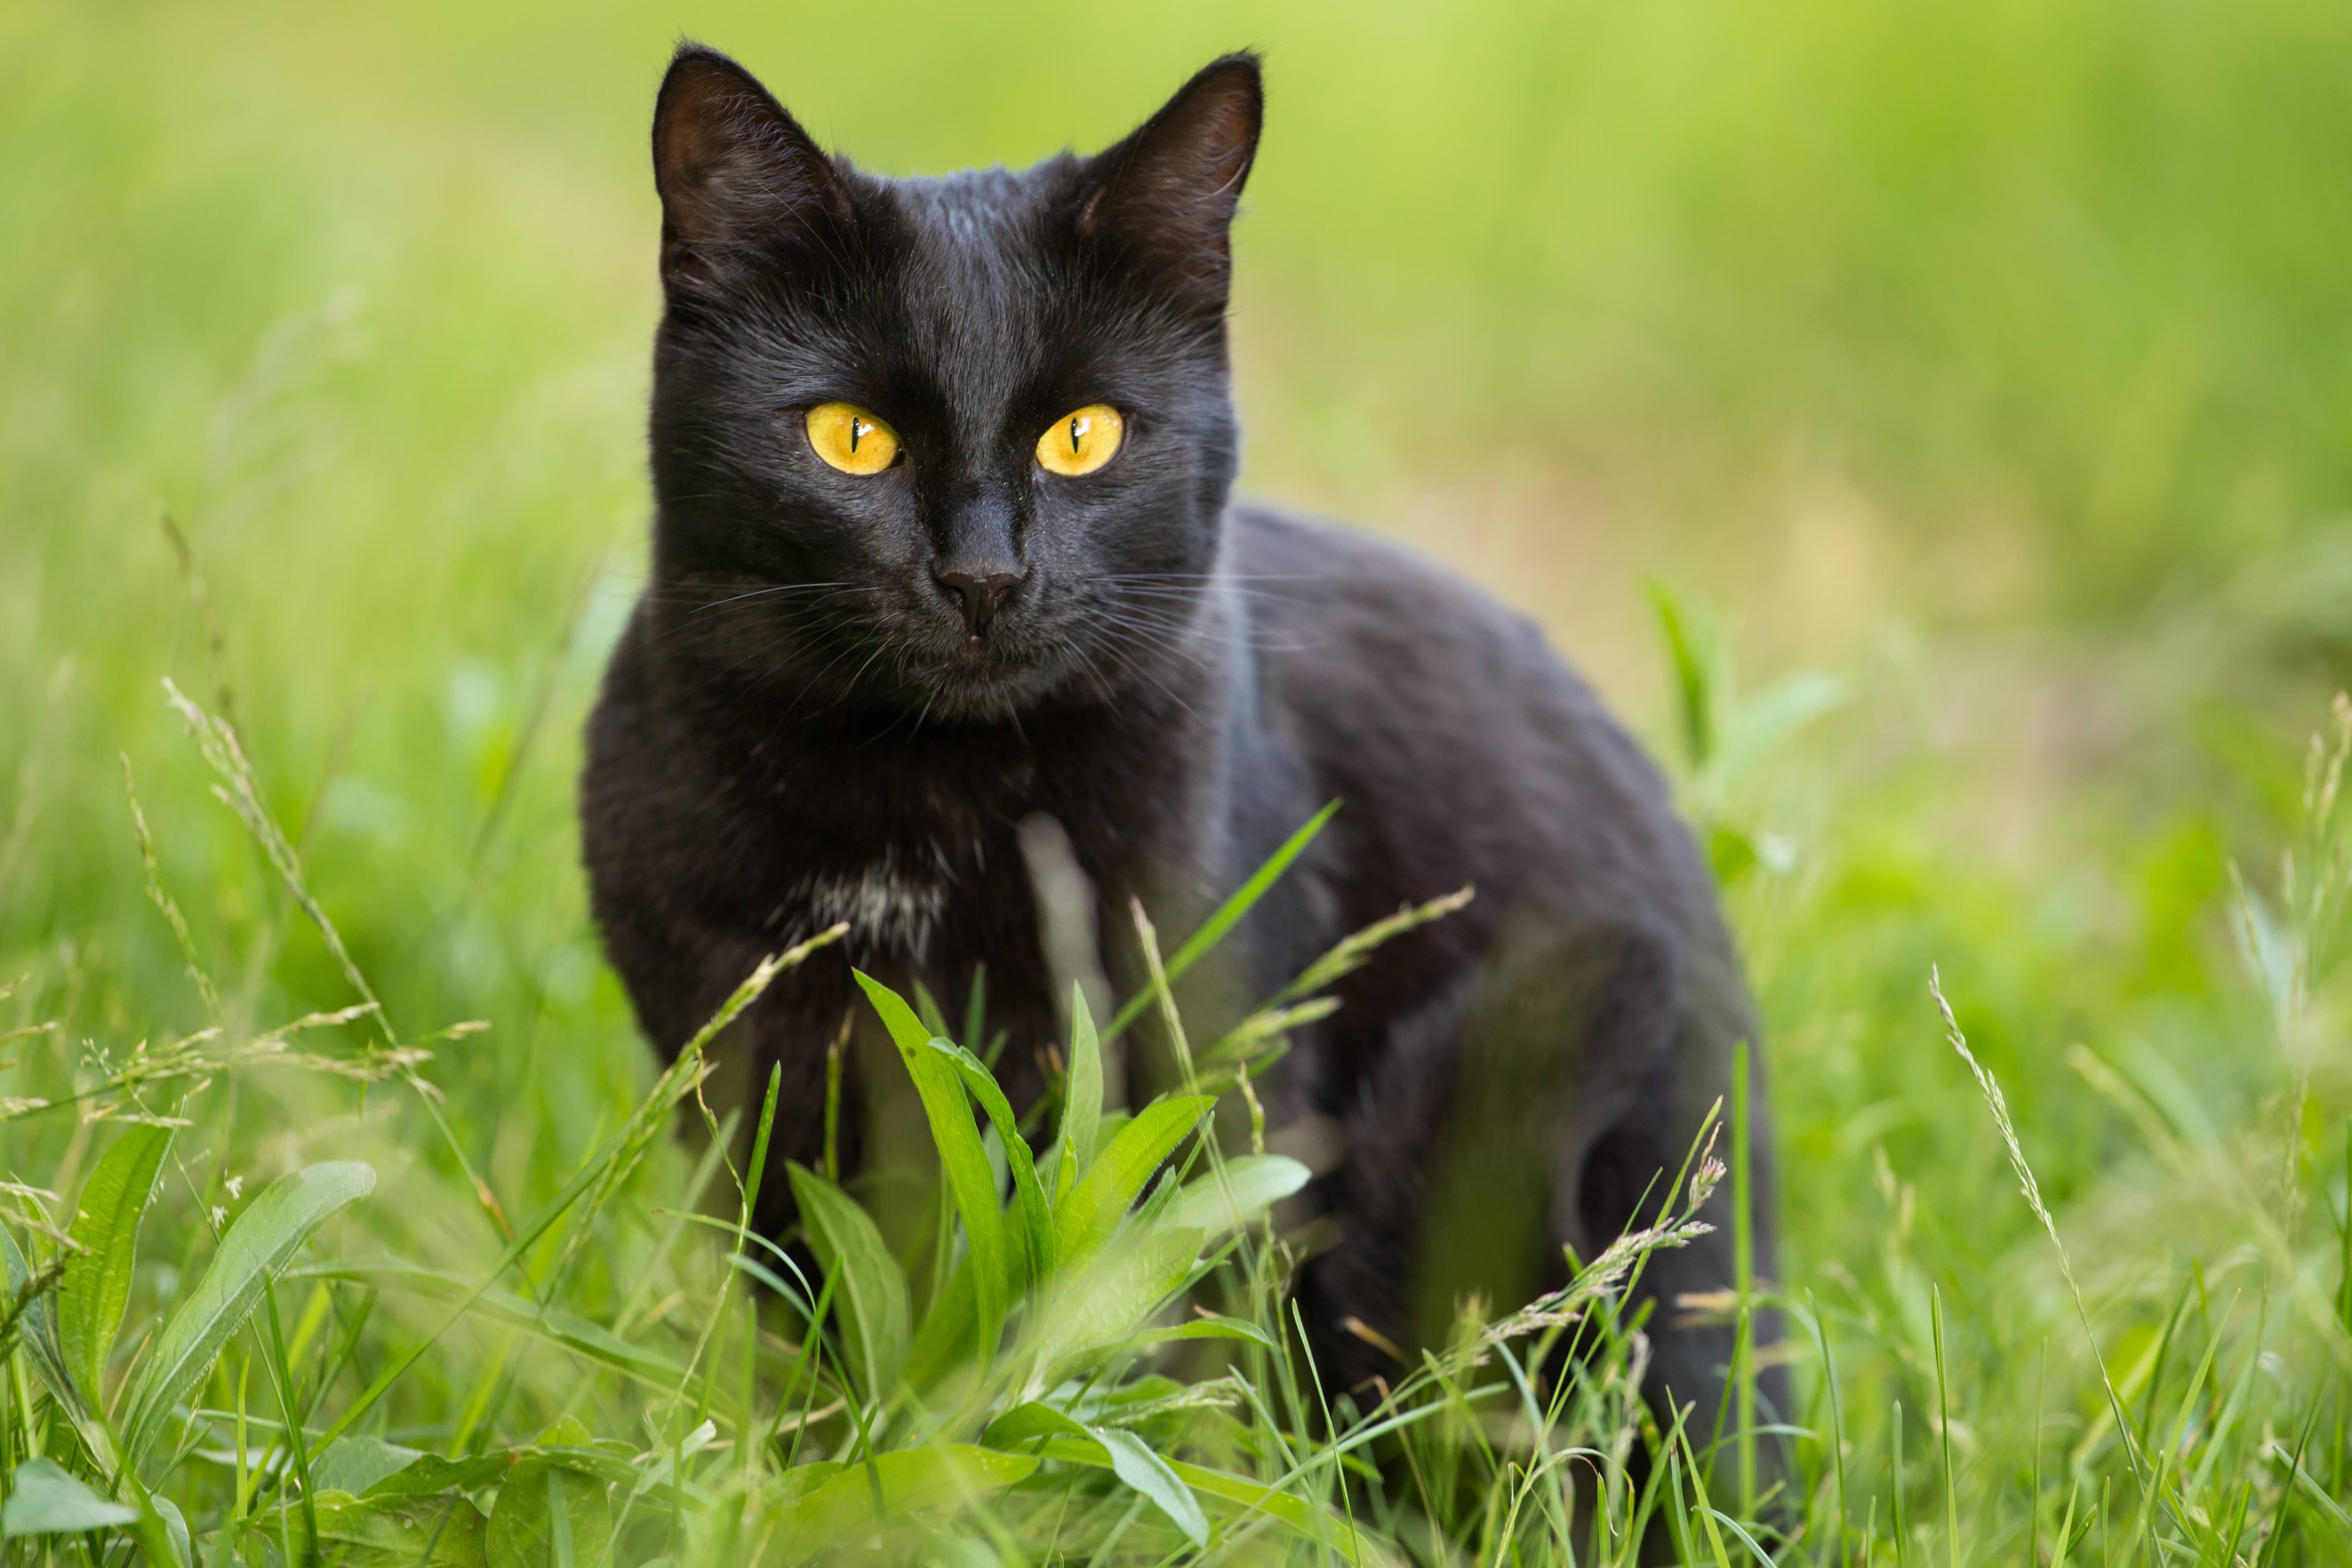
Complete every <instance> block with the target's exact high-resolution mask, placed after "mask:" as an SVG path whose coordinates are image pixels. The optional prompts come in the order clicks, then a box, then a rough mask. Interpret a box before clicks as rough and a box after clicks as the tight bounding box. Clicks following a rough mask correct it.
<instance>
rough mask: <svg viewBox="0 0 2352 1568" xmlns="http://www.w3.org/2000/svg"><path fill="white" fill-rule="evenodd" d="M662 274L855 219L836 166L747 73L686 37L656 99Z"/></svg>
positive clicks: (704, 267)
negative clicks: (689, 41) (688, 40)
mask: <svg viewBox="0 0 2352 1568" xmlns="http://www.w3.org/2000/svg"><path fill="white" fill-rule="evenodd" d="M654 184H655V186H656V188H657V189H658V190H659V191H660V192H661V203H662V251H661V266H662V277H663V279H664V280H665V281H670V280H674V279H677V278H679V277H682V276H704V277H707V276H709V273H710V272H711V271H712V270H714V269H723V268H725V267H726V266H727V265H728V264H729V263H730V262H731V261H734V260H737V259H739V258H742V257H744V256H746V255H748V254H751V253H756V252H759V251H762V250H765V249H768V248H770V247H772V245H773V244H774V243H775V242H777V241H779V240H785V239H790V238H792V237H794V236H795V235H796V234H797V235H800V236H803V237H810V238H819V237H822V236H823V234H824V232H825V231H826V230H828V229H845V228H846V227H847V226H848V225H849V223H850V220H851V209H850V205H849V195H848V192H847V191H846V190H845V188H844V186H843V184H842V179H841V172H840V171H839V170H838V169H836V168H835V166H834V163H833V161H832V160H831V159H828V158H827V157H826V156H825V155H824V153H822V152H820V151H819V150H818V148H817V145H816V143H815V142H812V141H810V140H809V135H808V132H805V131H803V130H802V129H801V128H800V125H799V122H798V121H794V120H793V117H792V116H791V115H789V114H787V113H785V112H784V110H783V106H782V105H781V104H779V103H778V102H777V101H776V100H774V99H773V98H772V97H770V96H769V95H768V89H765V88H763V87H761V85H760V84H759V82H758V80H757V79H754V78H753V77H752V75H751V72H749V71H747V70H745V69H744V68H742V67H741V66H739V65H737V64H736V63H735V62H734V61H733V60H730V59H729V58H727V57H726V56H725V55H722V54H720V53H719V51H718V50H716V49H707V48H704V47H701V46H700V45H698V44H685V45H681V46H680V47H679V48H678V51H677V58H674V59H672V60H671V61H670V66H669V73H668V74H667V76H665V77H663V78H662V85H661V93H660V96H659V97H658V98H656V100H655V102H654Z"/></svg>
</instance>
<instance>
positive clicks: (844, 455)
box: [808, 403, 898, 474]
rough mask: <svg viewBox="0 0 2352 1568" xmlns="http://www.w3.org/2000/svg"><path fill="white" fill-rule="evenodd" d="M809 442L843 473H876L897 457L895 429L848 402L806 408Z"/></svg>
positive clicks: (896, 434)
mask: <svg viewBox="0 0 2352 1568" xmlns="http://www.w3.org/2000/svg"><path fill="white" fill-rule="evenodd" d="M808 438H809V445H810V446H812V447H815V448H816V455H817V456H818V457H820V458H824V460H825V461H826V462H828V463H830V464H832V465H833V466H834V467H835V468H839V469H840V470H841V471H842V472H843V473H845V474H878V473H880V472H881V471H882V470H883V469H885V468H888V467H889V466H890V465H891V464H892V463H895V462H897V461H898V432H897V431H896V430H893V429H891V428H890V426H887V425H885V424H883V423H882V421H880V420H879V419H877V418H876V417H874V416H872V415H871V414H868V413H866V410H864V409H863V408H860V407H858V406H856V405H855V404H849V403H820V404H818V405H816V406H815V407H814V408H812V409H810V410H809V411H808Z"/></svg>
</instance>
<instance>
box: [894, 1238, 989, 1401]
mask: <svg viewBox="0 0 2352 1568" xmlns="http://www.w3.org/2000/svg"><path fill="white" fill-rule="evenodd" d="M978 1321H979V1309H978V1308H976V1307H975V1306H974V1305H973V1304H972V1292H971V1259H970V1258H965V1259H964V1260H963V1261H962V1262H961V1263H959V1264H958V1265H956V1269H955V1272H954V1273H952V1274H950V1275H949V1276H948V1283H947V1288H946V1289H943V1290H941V1291H940V1293H939V1294H938V1295H937V1296H935V1297H933V1298H932V1299H931V1306H930V1310H929V1311H927V1312H925V1313H924V1314H923V1321H921V1322H920V1323H919V1324H917V1325H916V1328H915V1340H914V1343H913V1344H911V1345H909V1346H908V1349H907V1367H906V1373H905V1375H906V1380H907V1382H908V1384H910V1385H911V1386H913V1387H915V1388H919V1389H924V1390H929V1389H932V1388H936V1387H937V1386H938V1385H939V1382H940V1379H941V1378H943V1377H945V1376H946V1375H947V1374H948V1373H950V1372H952V1371H954V1370H955V1368H956V1367H957V1366H959V1365H960V1364H961V1363H963V1361H964V1360H965V1359H966V1358H967V1357H969V1356H970V1355H971V1346H972V1341H973V1338H974V1336H975V1335H976V1334H977V1333H978V1332H979V1330H978V1327H977V1324H978Z"/></svg>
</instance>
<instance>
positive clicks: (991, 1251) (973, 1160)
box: [852, 971, 1022, 1363]
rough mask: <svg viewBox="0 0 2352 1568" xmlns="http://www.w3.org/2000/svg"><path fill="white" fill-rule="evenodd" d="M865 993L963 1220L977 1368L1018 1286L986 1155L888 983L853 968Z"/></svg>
mask: <svg viewBox="0 0 2352 1568" xmlns="http://www.w3.org/2000/svg"><path fill="white" fill-rule="evenodd" d="M852 973H856V976H857V984H859V985H860V986H862V987H864V988H865V991H866V998H867V1000H869V1001H870V1002H872V1003H873V1005H874V1011H875V1012H876V1013H877V1014H879V1015H880V1016H881V1018H882V1023H883V1026H884V1027H885V1028H887V1029H888V1030H889V1032H890V1038H891V1039H892V1040H893V1041H894V1042H896V1044H897V1045H898V1057H899V1059H900V1060H902V1061H904V1062H905V1063H906V1064H907V1071H908V1075H909V1076H910V1077H912V1078H913V1079H914V1080H915V1092H916V1093H917V1094H919V1095H920V1096H921V1097H922V1101H923V1114H924V1116H925V1117H926V1118H928V1119H929V1122H930V1127H931V1142H933V1143H935V1144H937V1145H938V1146H939V1151H940V1169H941V1171H942V1172H944V1173H945V1174H946V1177H947V1183H948V1190H949V1191H950V1193H951V1194H954V1197H955V1202H956V1208H957V1211H958V1212H959V1213H961V1215H962V1216H963V1234H964V1241H965V1245H966V1247H967V1256H968V1260H969V1261H968V1267H969V1269H970V1271H971V1287H972V1344H973V1349H974V1351H975V1352H976V1353H977V1354H978V1356H979V1358H980V1360H981V1361H982V1363H985V1362H987V1361H988V1360H989V1359H990V1358H992V1356H994V1355H995V1353H996V1345H997V1342H998V1340H1000V1339H1001V1338H1003V1333H1004V1314H1005V1311H1006V1310H1007V1308H1008V1307H1009V1305H1010V1304H1011V1302H1012V1300H1013V1295H1014V1294H1015V1293H1016V1292H1018V1291H1019V1289H1021V1284H1022V1281H1021V1280H1020V1279H1018V1278H1017V1277H1016V1274H1015V1270H1016V1269H1017V1268H1018V1265H1017V1264H1016V1263H1015V1261H1014V1259H1013V1247H1012V1244H1011V1242H1010V1241H1009V1240H1008V1239H1007V1238H1006V1237H1005V1234H1004V1211H1003V1209H1002V1208H1001V1207H999V1206H998V1204H997V1197H996V1180H995V1177H994V1175H993V1174H992V1173H991V1172H990V1170H989V1165H988V1153H987V1151H985V1150H984V1149H982V1147H981V1143H980V1129H979V1127H978V1126H977V1125H975V1124H974V1122H973V1121H972V1115H971V1102H970V1101H969V1100H966V1099H965V1098H964V1090H963V1076H962V1074H961V1073H960V1072H958V1071H957V1070H956V1068H955V1065H954V1064H953V1063H952V1062H950V1060H949V1059H948V1058H945V1057H943V1056H941V1055H940V1053H939V1052H937V1051H934V1050H932V1049H930V1048H929V1047H930V1043H931V1032H930V1031H929V1029H927V1028H925V1027H924V1026H923V1021H922V1020H921V1019H920V1018H918V1017H916V1016H915V1011H914V1009H913V1008H911V1007H909V1006H908V1005H907V1004H906V1002H905V1001H904V1000H903V999H902V998H900V997H899V995H898V994H897V993H896V992H894V991H892V990H891V989H890V988H889V987H888V986H887V985H884V984H882V983H881V982H879V981H877V980H876V979H875V978H874V977H873V976H871V975H869V974H866V973H863V972H862V971H853V972H852Z"/></svg>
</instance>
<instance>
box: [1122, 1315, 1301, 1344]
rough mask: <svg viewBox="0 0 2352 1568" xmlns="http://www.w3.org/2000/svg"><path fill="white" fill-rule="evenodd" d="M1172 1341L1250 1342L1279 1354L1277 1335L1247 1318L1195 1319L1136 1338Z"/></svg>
mask: <svg viewBox="0 0 2352 1568" xmlns="http://www.w3.org/2000/svg"><path fill="white" fill-rule="evenodd" d="M1171 1340H1247V1341H1248V1342H1250V1343H1252V1344H1254V1345H1264V1346H1265V1348H1266V1349H1267V1350H1270V1351H1279V1350H1280V1349H1281V1348H1282V1347H1281V1346H1280V1345H1278V1344H1276V1343H1275V1340H1274V1336H1273V1335H1272V1334H1269V1333H1267V1332H1266V1331H1265V1330H1264V1329H1261V1328H1259V1327H1258V1326H1257V1325H1256V1324H1255V1323H1253V1322H1251V1321H1249V1320H1248V1319H1247V1318H1195V1319H1193V1320H1192V1321H1191V1322H1189V1323H1178V1324H1176V1325H1175V1326H1174V1327H1172V1328H1166V1329H1146V1330H1144V1331H1142V1332H1141V1333H1139V1334H1138V1335H1136V1336H1135V1342H1136V1343H1137V1344H1139V1345H1159V1344H1166V1343H1167V1342H1169V1341H1171Z"/></svg>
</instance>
